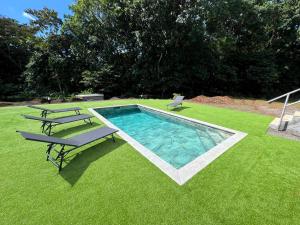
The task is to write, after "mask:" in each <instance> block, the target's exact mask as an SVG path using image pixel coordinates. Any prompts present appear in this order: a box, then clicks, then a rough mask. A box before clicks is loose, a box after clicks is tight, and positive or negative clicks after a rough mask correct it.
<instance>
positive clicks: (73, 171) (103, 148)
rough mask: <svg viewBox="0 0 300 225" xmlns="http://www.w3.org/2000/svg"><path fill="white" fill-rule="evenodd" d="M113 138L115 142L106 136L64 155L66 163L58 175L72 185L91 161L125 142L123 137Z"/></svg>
mask: <svg viewBox="0 0 300 225" xmlns="http://www.w3.org/2000/svg"><path fill="white" fill-rule="evenodd" d="M115 140H116V142H113V140H112V138H111V137H108V138H107V139H106V140H102V141H101V142H100V143H97V144H96V145H93V146H92V147H89V148H87V149H85V150H83V151H81V152H79V153H77V154H75V155H72V156H69V157H66V159H65V162H66V163H67V165H66V166H64V167H63V168H62V170H61V172H60V173H59V174H60V176H62V177H63V178H64V179H65V180H66V181H67V182H68V183H69V184H70V185H72V186H74V185H75V184H76V182H77V181H78V180H79V179H80V177H81V176H82V174H83V173H84V171H85V170H86V169H87V168H88V167H89V165H90V164H91V163H93V162H94V161H96V160H98V159H99V158H101V157H103V156H105V155H106V154H108V153H110V152H111V151H113V150H115V149H117V148H118V147H120V146H121V145H123V144H125V143H126V142H125V141H124V140H123V139H120V138H117V137H115ZM74 156H75V157H74Z"/></svg>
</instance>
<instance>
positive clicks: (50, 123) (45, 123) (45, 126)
mask: <svg viewBox="0 0 300 225" xmlns="http://www.w3.org/2000/svg"><path fill="white" fill-rule="evenodd" d="M23 116H24V117H25V118H26V119H30V120H38V121H41V122H42V126H41V128H42V132H43V133H45V134H48V135H51V130H52V128H53V127H54V126H57V125H60V124H65V123H71V122H75V121H79V120H83V121H84V122H86V123H90V124H92V122H91V118H92V117H93V116H91V115H88V114H79V115H74V116H66V117H60V118H54V119H52V118H51V119H50V118H44V117H37V116H31V115H23Z"/></svg>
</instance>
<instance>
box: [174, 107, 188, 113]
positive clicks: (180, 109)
mask: <svg viewBox="0 0 300 225" xmlns="http://www.w3.org/2000/svg"><path fill="white" fill-rule="evenodd" d="M189 108H191V107H187V106H182V107H177V108H173V109H171V111H174V112H180V111H182V110H185V109H189Z"/></svg>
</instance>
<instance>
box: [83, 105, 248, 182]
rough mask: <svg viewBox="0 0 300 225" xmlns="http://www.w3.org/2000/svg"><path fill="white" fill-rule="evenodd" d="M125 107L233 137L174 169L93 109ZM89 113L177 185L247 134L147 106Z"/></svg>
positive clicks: (92, 109) (91, 110)
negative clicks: (172, 117) (141, 108)
mask: <svg viewBox="0 0 300 225" xmlns="http://www.w3.org/2000/svg"><path fill="white" fill-rule="evenodd" d="M126 106H140V107H144V108H146V109H150V110H154V111H157V112H160V113H163V114H167V115H170V116H175V117H177V118H181V119H184V120H188V121H191V122H195V123H198V124H202V125H206V126H209V127H212V128H217V129H220V130H223V131H227V132H230V133H232V134H233V135H232V136H230V137H229V138H227V139H226V140H224V141H223V142H221V143H219V144H218V145H216V146H215V147H213V148H211V149H210V150H208V151H207V152H206V153H204V154H202V155H200V156H198V157H197V158H195V159H194V160H193V161H191V162H189V163H188V164H186V165H185V166H183V167H181V168H179V169H176V168H174V167H173V166H172V165H170V164H169V163H167V162H166V161H164V160H163V159H161V158H160V157H159V156H158V155H156V154H155V153H153V152H152V151H151V150H149V149H148V148H146V147H145V146H143V145H142V144H140V143H139V142H138V141H136V140H135V139H134V138H132V137H130V136H129V135H128V134H127V133H125V132H124V131H122V130H121V129H120V128H118V127H117V126H116V125H114V124H113V123H111V122H110V121H109V120H107V119H106V118H105V117H103V116H101V115H100V114H99V113H97V112H96V111H95V109H104V108H106V109H107V108H114V107H126ZM88 110H89V111H90V112H91V113H93V114H94V115H95V117H97V118H98V119H100V120H101V121H102V122H103V123H104V124H106V125H107V126H109V127H112V128H115V129H117V130H119V131H118V132H117V134H118V135H119V136H120V137H121V138H123V139H124V140H125V141H127V142H128V144H130V145H131V146H132V147H133V148H134V149H135V150H137V151H138V152H139V153H140V154H142V155H143V156H144V157H145V158H147V159H148V160H149V161H150V162H152V163H153V164H154V165H155V166H157V167H158V168H159V169H160V170H161V171H162V172H164V173H165V174H166V175H168V176H169V177H170V178H171V179H172V180H174V181H175V182H176V183H177V184H179V185H183V184H184V183H185V182H187V181H188V180H189V179H191V178H192V177H193V176H194V175H196V174H197V173H198V172H200V171H201V170H202V169H204V168H205V167H206V166H208V165H209V164H210V163H211V162H213V161H214V160H215V159H216V158H218V157H219V156H220V155H222V154H223V153H224V152H226V151H227V150H228V149H230V148H231V147H232V146H233V145H235V144H236V143H238V142H239V141H241V140H242V139H243V138H244V137H246V136H247V133H244V132H241V131H237V130H233V129H229V128H226V127H222V126H219V125H215V124H211V123H207V122H204V121H200V120H196V119H192V118H189V117H185V116H182V115H178V114H174V113H171V112H166V111H164V110H160V109H156V108H152V107H149V106H145V105H141V104H126V105H114V106H105V107H96V108H89V109H88Z"/></svg>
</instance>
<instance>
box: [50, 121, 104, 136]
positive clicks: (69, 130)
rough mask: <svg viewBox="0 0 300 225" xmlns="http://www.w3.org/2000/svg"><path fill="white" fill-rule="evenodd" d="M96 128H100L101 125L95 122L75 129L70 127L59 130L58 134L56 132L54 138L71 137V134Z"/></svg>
mask: <svg viewBox="0 0 300 225" xmlns="http://www.w3.org/2000/svg"><path fill="white" fill-rule="evenodd" d="M94 127H99V128H100V124H99V123H95V122H93V123H92V124H89V123H84V124H81V125H78V126H75V127H70V128H66V129H62V130H59V131H57V132H55V131H54V134H53V136H54V137H59V138H61V137H64V136H67V135H70V134H73V133H77V132H80V131H84V130H87V129H90V128H94ZM58 129H59V127H58Z"/></svg>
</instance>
